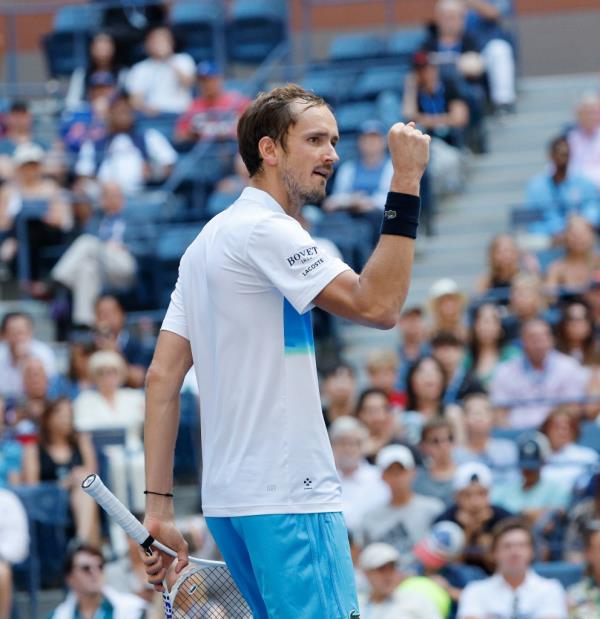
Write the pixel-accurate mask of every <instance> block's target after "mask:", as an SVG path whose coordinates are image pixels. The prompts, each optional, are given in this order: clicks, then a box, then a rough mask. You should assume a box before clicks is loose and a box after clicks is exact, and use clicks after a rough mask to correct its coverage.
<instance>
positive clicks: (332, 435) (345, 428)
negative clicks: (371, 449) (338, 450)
mask: <svg viewBox="0 0 600 619" xmlns="http://www.w3.org/2000/svg"><path fill="white" fill-rule="evenodd" d="M352 435H354V436H358V437H359V438H360V440H361V441H366V440H367V438H369V431H368V430H367V428H366V427H365V426H364V424H362V423H361V422H360V421H359V420H358V419H356V417H350V416H349V415H343V416H342V417H338V418H337V419H336V420H335V421H334V422H333V423H332V424H331V425H330V426H329V439H330V440H331V442H334V441H337V440H338V439H339V438H342V437H344V436H352Z"/></svg>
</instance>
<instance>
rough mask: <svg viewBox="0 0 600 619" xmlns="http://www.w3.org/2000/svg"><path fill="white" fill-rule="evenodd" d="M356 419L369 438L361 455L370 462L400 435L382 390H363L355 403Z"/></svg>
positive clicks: (388, 402)
mask: <svg viewBox="0 0 600 619" xmlns="http://www.w3.org/2000/svg"><path fill="white" fill-rule="evenodd" d="M356 417H357V418H358V419H359V420H360V421H361V422H362V423H363V424H364V425H365V427H366V428H367V430H368V431H369V436H368V438H367V440H366V442H365V445H364V449H363V453H364V454H365V456H366V457H367V459H368V460H369V461H371V462H374V461H375V457H376V456H377V454H378V453H379V450H380V449H382V448H383V447H385V446H386V445H390V444H392V443H396V442H398V436H399V434H400V432H399V428H398V424H397V421H396V415H395V413H394V410H393V409H392V405H391V404H390V401H389V399H388V397H387V394H386V393H385V391H383V390H382V389H376V388H371V389H365V390H364V391H363V392H362V393H361V394H360V396H359V397H358V402H357V403H356Z"/></svg>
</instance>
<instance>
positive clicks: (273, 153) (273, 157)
mask: <svg viewBox="0 0 600 619" xmlns="http://www.w3.org/2000/svg"><path fill="white" fill-rule="evenodd" d="M258 152H259V153H260V156H261V158H262V160H263V162H264V164H265V165H267V166H276V165H277V160H278V157H277V145H276V144H275V141H274V140H273V138H270V137H269V136H266V135H265V136H263V137H262V138H260V140H259V141H258Z"/></svg>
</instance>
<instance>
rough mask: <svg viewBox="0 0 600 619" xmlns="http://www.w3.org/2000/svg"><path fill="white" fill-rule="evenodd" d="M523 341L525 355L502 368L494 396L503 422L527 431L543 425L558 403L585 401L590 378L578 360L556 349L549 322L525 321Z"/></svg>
mask: <svg viewBox="0 0 600 619" xmlns="http://www.w3.org/2000/svg"><path fill="white" fill-rule="evenodd" d="M521 340H522V342H523V355H522V356H520V357H517V358H515V359H511V360H510V361H505V362H504V363H502V364H501V365H500V367H499V368H498V371H497V372H496V375H495V376H494V380H493V381H492V387H491V394H492V402H493V403H494V405H495V406H496V408H497V411H498V414H499V418H500V423H502V424H503V425H506V426H508V427H511V428H523V429H527V428H535V427H538V426H539V425H541V424H542V422H543V421H544V420H545V419H546V417H547V415H548V413H549V412H550V410H551V408H552V406H553V405H554V404H555V403H557V402H576V401H579V400H580V399H581V398H583V396H584V395H585V389H586V383H587V378H588V377H587V373H586V372H585V370H584V369H583V368H582V367H581V366H580V365H579V363H578V362H577V361H575V359H572V358H571V357H568V356H567V355H564V354H563V353H560V352H558V351H557V350H556V349H555V348H554V342H553V338H552V332H551V331H550V325H549V324H548V323H547V322H546V321H544V320H542V319H540V318H535V319H532V320H528V321H526V322H525V323H524V324H523V327H522V328H521Z"/></svg>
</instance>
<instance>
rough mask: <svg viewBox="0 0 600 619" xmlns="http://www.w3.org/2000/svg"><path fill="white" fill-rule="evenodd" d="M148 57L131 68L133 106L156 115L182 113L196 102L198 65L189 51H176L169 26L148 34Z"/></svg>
mask: <svg viewBox="0 0 600 619" xmlns="http://www.w3.org/2000/svg"><path fill="white" fill-rule="evenodd" d="M145 45H146V52H147V53H148V58H146V59H145V60H142V61H141V62H138V63H136V64H134V65H133V67H131V71H130V72H129V75H128V76H127V89H128V90H129V92H130V94H131V98H132V102H133V106H134V108H135V109H136V110H138V111H139V112H143V113H144V114H148V115H154V114H161V113H170V114H181V113H183V112H185V110H187V108H188V107H189V105H190V103H191V102H192V86H193V85H194V82H195V80H196V64H195V63H194V59H193V58H192V57H191V56H190V55H189V54H175V53H174V49H175V41H174V39H173V34H172V33H171V31H170V30H169V29H168V28H166V27H165V26H159V27H157V28H153V29H152V30H150V31H149V32H148V34H147V35H146V41H145Z"/></svg>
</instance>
